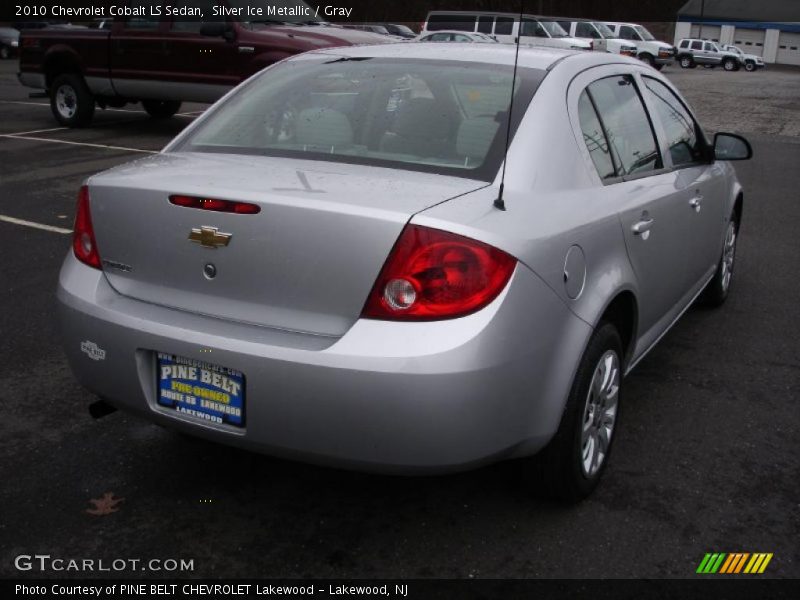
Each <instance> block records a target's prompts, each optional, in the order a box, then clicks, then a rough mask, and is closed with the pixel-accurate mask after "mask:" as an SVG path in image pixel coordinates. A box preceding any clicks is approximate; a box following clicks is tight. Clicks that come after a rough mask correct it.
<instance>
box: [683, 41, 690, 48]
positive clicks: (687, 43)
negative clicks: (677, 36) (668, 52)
mask: <svg viewBox="0 0 800 600" xmlns="http://www.w3.org/2000/svg"><path fill="white" fill-rule="evenodd" d="M688 47H689V40H681V48H688Z"/></svg>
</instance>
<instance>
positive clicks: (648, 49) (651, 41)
mask: <svg viewBox="0 0 800 600" xmlns="http://www.w3.org/2000/svg"><path fill="white" fill-rule="evenodd" d="M606 25H608V27H609V29H611V31H613V32H614V36H615V37H618V38H620V39H623V40H626V41H629V42H632V43H633V44H634V45H635V46H636V56H637V58H639V59H640V60H643V61H644V62H646V63H647V64H648V65H650V66H651V67H655V68H656V69H658V70H659V71H660V70H661V69H662V68H663V67H664V65H668V64H671V63H672V61H674V60H675V46H673V45H672V44H667V43H666V42H661V41H659V40H657V39H656V38H655V36H654V35H653V34H652V33H650V32H649V31H647V29H646V28H645V27H643V26H641V25H637V24H636V23H610V22H606Z"/></svg>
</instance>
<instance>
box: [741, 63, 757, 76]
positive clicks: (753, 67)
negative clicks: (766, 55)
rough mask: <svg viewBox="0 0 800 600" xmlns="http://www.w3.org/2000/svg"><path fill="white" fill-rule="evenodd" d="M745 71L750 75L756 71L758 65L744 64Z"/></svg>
mask: <svg viewBox="0 0 800 600" xmlns="http://www.w3.org/2000/svg"><path fill="white" fill-rule="evenodd" d="M744 70H745V71H747V72H749V73H752V72H753V71H755V70H756V63H754V62H752V61H750V62H746V63H744Z"/></svg>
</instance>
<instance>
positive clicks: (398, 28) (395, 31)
mask: <svg viewBox="0 0 800 600" xmlns="http://www.w3.org/2000/svg"><path fill="white" fill-rule="evenodd" d="M383 26H384V27H385V28H386V29H387V31H388V32H389V33H390V34H391V35H396V36H399V37H401V38H405V39H407V40H410V39H412V38H415V37H417V34H416V33H414V31H413V30H412V29H411V28H410V27H408V26H406V25H401V24H397V23H383Z"/></svg>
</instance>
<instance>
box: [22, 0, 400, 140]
mask: <svg viewBox="0 0 800 600" xmlns="http://www.w3.org/2000/svg"><path fill="white" fill-rule="evenodd" d="M116 4H117V5H118V6H117V7H116V10H115V11H114V12H117V13H119V12H125V13H129V14H125V15H121V16H120V15H118V14H117V15H116V16H114V15H112V16H113V21H110V22H109V23H105V24H102V25H101V27H100V28H96V29H90V28H86V29H83V28H80V29H79V28H75V29H71V30H64V29H39V30H30V31H25V32H23V34H22V37H21V40H20V61H19V64H20V72H19V74H18V78H19V81H20V82H21V83H22V85H25V86H28V87H32V88H37V89H43V90H46V91H47V94H48V96H49V97H50V106H51V107H52V110H53V115H54V116H55V118H56V120H58V122H59V123H61V124H62V125H66V126H68V127H84V126H86V125H88V124H89V123H90V122H91V120H92V117H93V115H94V111H95V106H100V107H101V108H106V107H109V106H110V107H114V108H119V107H122V106H124V105H125V104H127V103H132V102H141V103H142V106H143V107H144V109H145V110H146V111H147V112H148V113H149V114H150V115H151V116H153V117H156V118H166V117H171V116H172V115H174V114H175V113H176V112H178V110H179V109H180V105H181V102H183V101H188V102H214V101H215V100H217V99H218V98H220V97H221V96H222V95H223V94H225V93H226V92H227V91H228V90H230V89H231V88H232V87H234V86H236V85H237V84H239V83H240V82H241V81H243V80H244V79H246V78H248V77H249V76H251V75H253V74H254V73H256V72H258V71H260V70H261V69H263V68H265V67H267V66H269V65H271V64H273V63H275V62H277V61H279V60H281V59H283V58H286V57H288V56H291V55H293V54H298V53H300V52H305V51H307V50H314V49H319V48H326V47H328V48H329V47H335V46H350V45H354V44H374V43H385V42H387V41H389V38H387V37H386V36H382V35H378V34H373V33H367V32H363V31H357V30H353V29H345V28H342V27H337V26H334V25H330V24H327V23H325V22H323V21H319V20H317V19H316V18H314V10H313V9H309V11H310V15H311V16H310V17H308V16H307V15H308V14H309V13H306V14H305V15H300V16H297V15H296V14H288V11H284V12H283V13H279V14H277V15H265V14H264V11H263V10H262V11H261V12H262V14H258V11H253V10H252V9H251V10H250V12H251V13H252V12H255V14H254V15H252V14H251V15H248V7H259V6H261V7H263V6H264V5H265V4H264V3H263V2H254V0H189V1H188V2H186V1H184V4H188V5H190V6H195V7H197V8H198V10H199V11H201V12H200V13H195V16H194V17H192V18H188V19H187V18H186V17H182V16H178V15H175V16H168V15H167V14H165V11H164V10H162V9H163V8H165V6H166V5H167V2H166V1H165V2H162V1H161V0H131V2H130V4H129V5H127V6H129V7H131V8H130V10H125V11H120V10H119V8H120V6H122V5H123V4H124V3H123V2H117V3H116ZM290 4H291V5H292V6H294V7H296V6H298V5H302V4H303V3H302V2H296V1H294V0H292V1H291V3H290ZM141 5H146V6H141ZM270 5H273V6H274V5H278V6H280V2H271V3H270ZM137 7H138V8H137ZM158 7H160V8H158ZM145 9H146V10H145ZM141 13H143V14H141ZM198 14H202V15H203V16H202V18H199V17H198V16H197V15H198ZM284 19H287V20H284Z"/></svg>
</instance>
